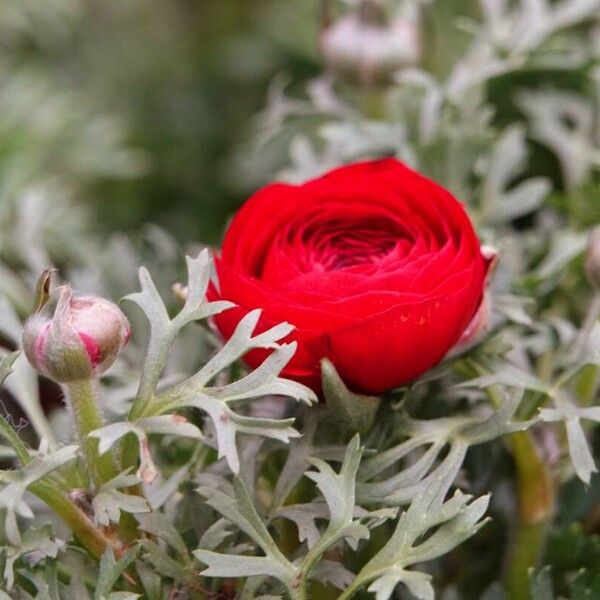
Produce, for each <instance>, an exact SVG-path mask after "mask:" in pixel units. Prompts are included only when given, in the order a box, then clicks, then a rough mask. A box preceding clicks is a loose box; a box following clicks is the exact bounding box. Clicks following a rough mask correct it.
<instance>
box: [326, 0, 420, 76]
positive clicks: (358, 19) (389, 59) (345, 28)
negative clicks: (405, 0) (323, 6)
mask: <svg viewBox="0 0 600 600" xmlns="http://www.w3.org/2000/svg"><path fill="white" fill-rule="evenodd" d="M320 42H321V52H322V55H323V58H324V60H325V64H326V65H327V67H328V68H329V69H330V70H331V71H332V72H333V73H335V74H336V75H338V76H339V77H341V78H342V79H346V80H348V81H350V82H356V83H359V84H361V85H373V84H386V83H391V82H392V81H393V75H394V74H395V73H397V72H398V71H400V70H401V69H403V68H406V67H409V66H414V65H416V64H417V63H418V61H419V58H420V54H421V48H420V34H419V29H418V26H417V23H416V22H414V21H413V20H411V19H408V18H406V17H402V16H398V17H393V18H391V19H388V18H387V16H386V15H385V13H384V11H383V7H382V6H381V4H380V2H378V1H375V0H363V2H362V3H361V4H360V6H359V8H358V9H357V10H356V11H354V12H351V13H348V14H346V15H344V16H343V17H341V18H340V19H338V20H337V21H334V22H333V23H332V24H331V25H330V26H329V27H328V28H327V29H325V31H323V33H322V35H321V40H320Z"/></svg>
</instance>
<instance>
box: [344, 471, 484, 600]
mask: <svg viewBox="0 0 600 600" xmlns="http://www.w3.org/2000/svg"><path fill="white" fill-rule="evenodd" d="M455 473H456V471H455V469H454V466H452V465H449V466H448V467H447V469H446V470H445V471H444V472H441V473H439V474H438V475H437V477H436V478H435V479H433V480H432V481H431V483H430V484H429V485H428V486H427V487H425V488H423V489H422V490H421V491H420V493H419V494H418V495H417V496H416V497H415V498H414V500H413V501H412V502H411V504H410V506H409V508H408V509H407V510H406V511H405V512H404V513H402V515H401V516H400V518H399V519H398V523H397V525H396V529H395V531H394V533H393V534H392V536H391V538H390V539H389V540H388V542H387V543H386V544H385V545H384V547H383V548H382V549H381V550H380V551H379V552H378V553H377V554H376V555H375V556H373V558H371V560H369V561H368V562H367V564H366V565H365V566H364V567H363V568H362V569H361V570H360V572H359V573H358V574H357V576H356V579H355V580H354V582H353V584H352V588H354V589H356V590H358V589H360V587H363V586H366V585H368V586H369V587H368V589H369V591H373V592H376V594H377V598H378V599H380V600H383V599H385V598H388V597H389V595H390V594H391V592H392V591H393V589H394V587H395V586H396V585H398V584H399V583H405V585H407V586H408V587H409V589H410V590H411V591H412V593H413V594H416V595H417V597H421V598H425V599H428V598H431V597H432V596H431V591H432V588H431V586H430V585H429V584H428V577H427V576H426V575H423V574H418V573H416V572H414V571H409V570H408V567H410V566H411V565H414V564H416V563H421V562H424V561H427V560H432V559H434V558H437V557H438V556H441V555H442V554H445V553H446V552H448V551H450V550H451V549H452V548H454V547H455V546H457V545H458V544H460V543H462V542H463V541H464V540H465V539H467V538H468V537H471V536H472V535H473V534H475V533H476V532H477V531H478V530H479V528H480V527H481V526H482V525H483V524H484V522H485V521H481V520H480V519H481V517H482V516H483V514H484V512H485V510H486V508H487V505H488V502H489V497H487V496H483V497H481V498H478V499H477V500H475V501H473V502H471V503H470V504H469V500H470V496H466V495H464V494H462V493H461V492H459V491H457V492H456V493H455V494H454V496H452V497H451V498H450V499H449V500H446V501H444V498H445V496H446V493H447V490H448V488H449V487H450V485H451V483H452V479H453V478H454V475H455ZM449 475H451V478H450V477H449ZM430 530H434V533H433V534H432V535H430V536H427V535H426V534H427V532H428V531H430Z"/></svg>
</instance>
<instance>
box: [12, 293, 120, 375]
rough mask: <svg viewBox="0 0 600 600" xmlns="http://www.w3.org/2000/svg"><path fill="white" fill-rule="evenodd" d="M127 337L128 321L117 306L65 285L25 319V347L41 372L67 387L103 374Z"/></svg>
mask: <svg viewBox="0 0 600 600" xmlns="http://www.w3.org/2000/svg"><path fill="white" fill-rule="evenodd" d="M129 335H130V328H129V323H128V321H127V319H126V317H125V315H124V314H123V312H122V311H121V310H120V309H119V307H118V306H117V305H116V304H114V303H112V302H110V301H108V300H105V299H104V298H99V297H97V296H78V295H74V294H73V290H72V289H71V288H70V287H69V286H63V287H60V288H58V289H57V290H56V291H55V292H54V293H53V294H52V295H51V296H50V297H49V299H48V301H47V302H45V304H43V306H42V307H41V308H40V309H39V310H38V311H37V312H35V313H33V314H32V315H31V317H29V319H28V320H27V322H26V323H25V328H24V331H23V346H24V349H25V354H26V355H27V358H28V359H29V361H30V362H31V364H32V365H33V366H34V367H35V368H36V370H37V371H39V372H40V373H42V374H43V375H46V376H47V377H49V378H50V379H53V380H55V381H58V382H61V383H67V382H69V381H77V380H80V379H90V378H91V377H94V376H97V375H100V374H101V373H104V371H106V369H108V368H109V367H110V366H111V365H112V364H113V362H114V361H115V358H116V357H117V354H118V353H119V351H120V350H121V349H122V348H123V346H124V345H125V344H126V343H127V341H128V339H129Z"/></svg>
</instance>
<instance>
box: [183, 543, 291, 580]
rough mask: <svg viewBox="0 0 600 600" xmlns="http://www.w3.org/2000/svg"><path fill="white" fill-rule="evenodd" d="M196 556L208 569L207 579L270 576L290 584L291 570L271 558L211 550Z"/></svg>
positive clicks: (205, 572) (202, 551)
mask: <svg viewBox="0 0 600 600" xmlns="http://www.w3.org/2000/svg"><path fill="white" fill-rule="evenodd" d="M194 556H195V557H196V558H197V559H198V560H199V561H200V562H201V563H203V564H205V565H206V567H207V568H206V569H204V570H203V571H201V574H202V575H204V576H205V577H253V576H255V575H268V576H269V577H274V578H275V579H278V580H280V581H283V582H288V583H289V582H290V581H291V579H290V570H289V569H288V568H286V566H285V565H282V564H281V563H280V562H279V561H277V560H275V559H273V558H272V557H271V556H236V555H233V554H219V553H217V552H211V551H210V550H195V551H194Z"/></svg>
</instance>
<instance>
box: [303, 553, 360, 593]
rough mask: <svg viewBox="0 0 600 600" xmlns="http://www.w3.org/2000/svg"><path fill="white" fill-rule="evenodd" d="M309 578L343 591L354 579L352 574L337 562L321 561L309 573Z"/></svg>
mask: <svg viewBox="0 0 600 600" xmlns="http://www.w3.org/2000/svg"><path fill="white" fill-rule="evenodd" d="M311 578H312V579H316V580H317V581H321V582H322V583H328V584H330V585H332V586H333V587H335V588H337V589H338V590H345V589H346V588H347V587H348V586H349V585H350V584H351V583H352V580H353V579H354V573H352V571H349V570H348V569H346V567H344V565H342V564H341V563H339V562H336V561H333V560H326V559H323V560H321V561H319V562H318V563H317V565H316V566H315V567H314V569H313V570H312V571H311Z"/></svg>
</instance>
